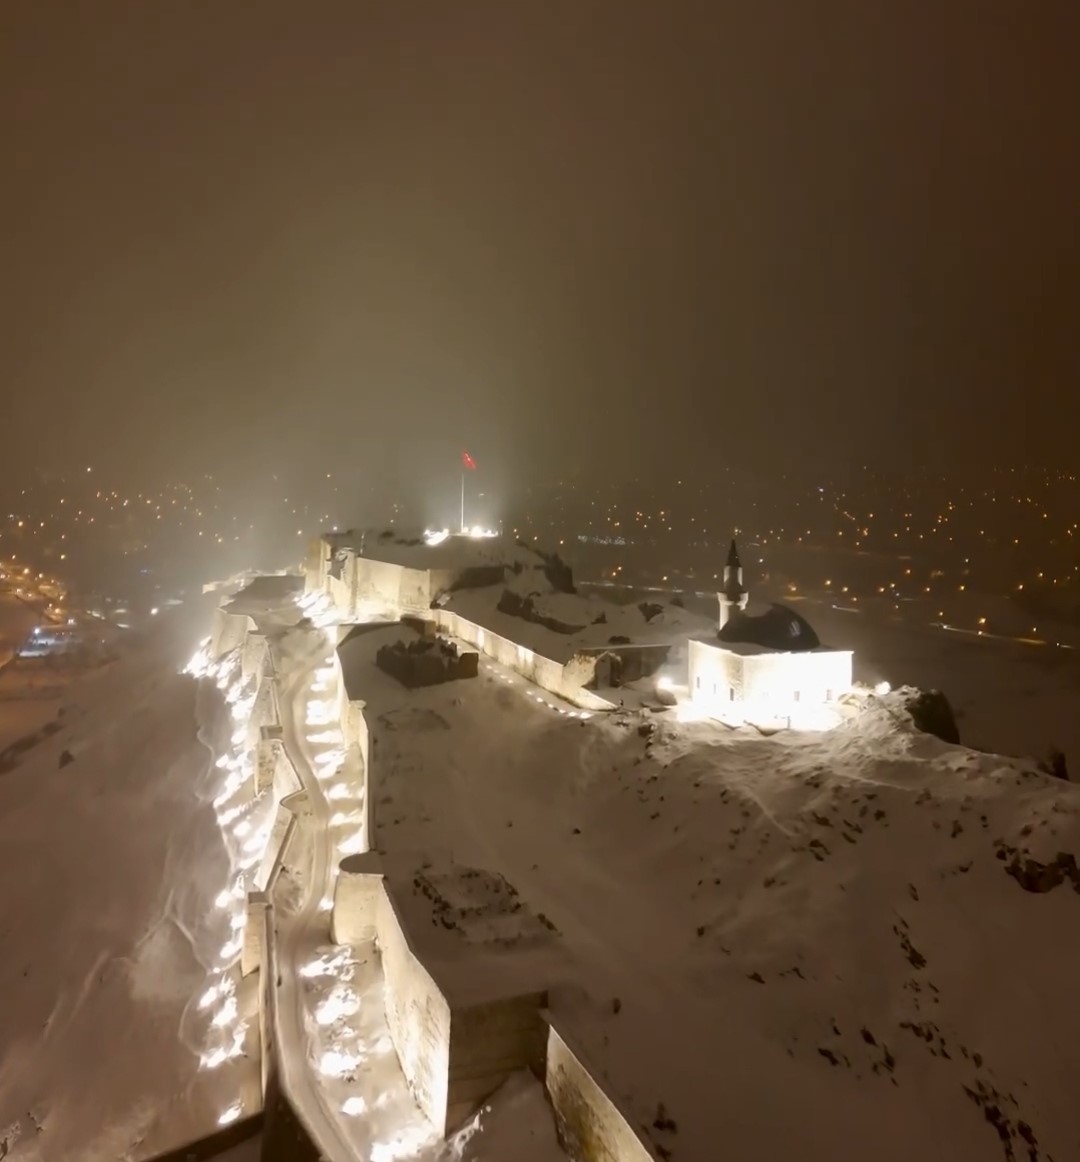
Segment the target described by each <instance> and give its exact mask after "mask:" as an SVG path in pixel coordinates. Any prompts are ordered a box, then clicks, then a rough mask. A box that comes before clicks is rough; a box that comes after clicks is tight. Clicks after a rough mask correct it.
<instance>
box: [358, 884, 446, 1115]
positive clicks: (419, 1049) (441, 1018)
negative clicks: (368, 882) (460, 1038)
mask: <svg viewBox="0 0 1080 1162" xmlns="http://www.w3.org/2000/svg"><path fill="white" fill-rule="evenodd" d="M376 915H377V920H376V926H377V929H378V944H379V951H380V952H381V954H382V967H383V976H384V978H385V985H384V989H383V999H384V1003H385V1005H386V1023H387V1025H388V1026H389V1027H390V1036H391V1039H392V1040H393V1042H394V1048H395V1049H396V1050H397V1055H398V1060H399V1061H400V1062H401V1069H402V1072H403V1073H404V1074H405V1080H406V1081H407V1082H408V1083H409V1088H410V1089H411V1090H412V1092H413V1096H414V1097H415V1098H416V1102H417V1105H419V1107H420V1109H421V1110H422V1111H423V1113H424V1114H425V1116H426V1117H427V1118H428V1119H429V1120H430V1121H431V1123H432V1125H434V1126H435V1127H436V1128H438V1129H441V1130H443V1131H444V1132H445V1130H446V1116H447V1108H448V1090H449V1055H450V1020H451V1017H450V1005H449V1003H448V1002H447V1000H446V997H444V996H443V994H442V992H441V991H440V989H439V987H438V986H437V985H436V984H435V981H434V980H432V978H431V975H430V974H429V973H428V971H427V969H425V968H424V966H423V965H422V964H421V963H420V961H419V960H418V959H417V958H416V956H414V955H413V952H412V950H411V949H410V947H409V943H408V940H407V939H406V937H405V933H404V931H403V930H402V927H401V923H400V921H399V920H398V916H397V913H396V912H395V910H394V907H393V905H392V904H391V902H390V899H389V896H388V895H387V892H386V890H385V885H384V887H383V890H382V891H381V892H380V893H379V897H378V902H377V913H376Z"/></svg>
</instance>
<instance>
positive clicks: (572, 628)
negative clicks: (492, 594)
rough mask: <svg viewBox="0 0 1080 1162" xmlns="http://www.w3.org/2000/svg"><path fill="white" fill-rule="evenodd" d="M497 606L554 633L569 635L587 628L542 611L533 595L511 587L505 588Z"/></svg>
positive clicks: (501, 610)
mask: <svg viewBox="0 0 1080 1162" xmlns="http://www.w3.org/2000/svg"><path fill="white" fill-rule="evenodd" d="M496 608H497V609H498V610H499V612H500V613H507V614H509V615H510V616H511V617H520V618H521V620H522V621H530V622H532V623H533V625H542V626H543V627H544V628H545V629H550V630H551V631H552V632H553V633H562V634H566V635H568V636H569V635H570V634H574V633H580V632H581V631H582V630H583V629H584V628H585V627H584V626H583V625H570V624H569V623H567V622H565V621H559V620H558V619H557V618H554V617H548V616H546V615H545V614H543V613H540V612H539V610H537V608H536V606H535V604H534V602H533V599H532V598H531V597H521V596H519V595H518V594H517V593H515V592H514V591H513V590H511V589H504V590H503V594H502V596H501V597H500V598H499V604H498V605H497V606H496Z"/></svg>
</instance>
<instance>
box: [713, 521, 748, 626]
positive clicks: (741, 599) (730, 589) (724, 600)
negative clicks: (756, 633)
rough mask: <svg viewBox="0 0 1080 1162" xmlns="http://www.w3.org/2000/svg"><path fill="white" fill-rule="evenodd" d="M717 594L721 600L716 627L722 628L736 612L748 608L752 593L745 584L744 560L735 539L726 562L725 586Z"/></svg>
mask: <svg viewBox="0 0 1080 1162" xmlns="http://www.w3.org/2000/svg"><path fill="white" fill-rule="evenodd" d="M716 596H717V598H718V599H719V601H720V618H719V621H718V623H717V626H716V628H717V629H718V630H721V629H723V628H724V626H725V625H727V623H728V622H729V621H730V620H731V618H732V616H733V615H734V614H736V613H742V612H743V611H744V610H745V609H746V603H747V601H748V600H749V599H750V594H749V593H747V591H746V589H745V588H744V586H743V575H742V561H740V560H739V550H738V548H737V547H736V545H735V542H734V540H733V541H732V542H731V548H730V549H728V555H727V561H726V562H725V564H724V587H723V589H721V590H720V592H719V593H717V595H716Z"/></svg>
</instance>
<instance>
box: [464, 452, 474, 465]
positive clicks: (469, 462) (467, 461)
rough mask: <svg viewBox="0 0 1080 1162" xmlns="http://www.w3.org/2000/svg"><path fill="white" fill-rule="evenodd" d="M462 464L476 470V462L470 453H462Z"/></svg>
mask: <svg viewBox="0 0 1080 1162" xmlns="http://www.w3.org/2000/svg"><path fill="white" fill-rule="evenodd" d="M461 462H462V464H464V465H465V467H466V468H475V467H476V461H475V460H474V459H473V458H472V457H471V456H470V455H469V453H468V452H462V453H461Z"/></svg>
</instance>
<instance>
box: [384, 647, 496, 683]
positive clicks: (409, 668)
mask: <svg viewBox="0 0 1080 1162" xmlns="http://www.w3.org/2000/svg"><path fill="white" fill-rule="evenodd" d="M375 664H376V665H377V666H378V667H379V669H380V670H382V671H383V672H384V673H387V674H389V675H390V677H392V678H395V679H396V680H397V681H398V682H400V683H401V684H402V685H403V686H406V687H407V688H408V689H410V690H415V689H418V688H419V687H421V686H439V685H441V684H442V683H444V682H455V681H460V680H462V679H466V678H475V677H476V676H477V674H478V673H479V655H478V654H475V653H473V652H472V651H470V650H464V651H462V650H458V649H457V647H456V646H454V645H453V644H452V643H449V642H447V640H446V639H445V638H438V639H437V640H434V641H431V640H423V639H421V640H417V641H412V642H409V643H405V642H402V641H397V642H394V643H392V644H390V643H388V644H387V645H384V646H380V648H379V651H378V653H377V654H376V655H375Z"/></svg>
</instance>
